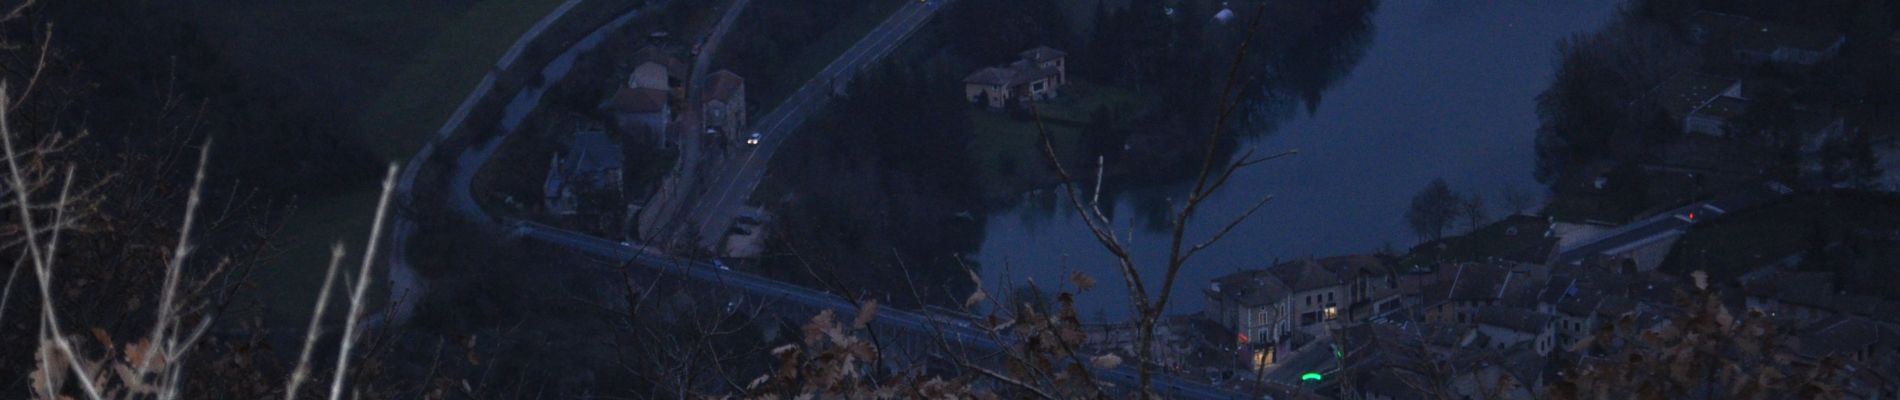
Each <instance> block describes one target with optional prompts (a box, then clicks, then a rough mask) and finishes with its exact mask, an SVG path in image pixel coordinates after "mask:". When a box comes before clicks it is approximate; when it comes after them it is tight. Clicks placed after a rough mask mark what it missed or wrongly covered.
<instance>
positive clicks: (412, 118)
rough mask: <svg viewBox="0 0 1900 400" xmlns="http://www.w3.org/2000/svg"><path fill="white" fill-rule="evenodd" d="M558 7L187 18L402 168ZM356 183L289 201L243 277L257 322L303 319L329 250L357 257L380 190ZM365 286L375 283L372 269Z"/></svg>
mask: <svg viewBox="0 0 1900 400" xmlns="http://www.w3.org/2000/svg"><path fill="white" fill-rule="evenodd" d="M560 3H562V0H480V1H475V2H441V1H422V0H378V1H370V0H336V1H318V2H241V3H230V4H219V5H215V6H214V5H201V6H200V8H201V9H200V10H197V11H198V14H200V15H201V17H200V18H201V19H202V20H203V21H205V24H206V26H207V30H208V31H210V33H212V34H216V35H218V37H220V38H222V39H221V40H223V42H221V45H222V46H223V47H225V52H226V53H227V54H228V55H229V57H231V59H232V63H234V64H237V65H240V66H242V67H243V68H245V69H247V70H248V71H250V73H252V74H257V75H261V76H276V77H279V78H281V79H293V77H303V78H307V79H305V82H297V83H294V84H298V85H303V88H302V89H297V90H302V93H309V94H311V95H314V96H319V97H320V99H317V100H311V101H313V102H322V101H325V100H323V99H321V97H336V98H335V99H333V100H330V101H331V102H334V103H336V104H342V105H337V106H336V107H339V108H340V110H339V112H340V113H342V114H343V115H345V117H344V119H345V120H346V121H338V122H339V123H338V124H337V126H338V127H342V128H347V129H350V130H352V131H353V132H354V133H355V134H358V135H361V136H362V137H363V138H364V143H367V144H369V145H370V146H371V150H372V151H373V152H374V153H375V154H376V155H377V156H378V157H381V158H384V159H388V160H400V161H408V159H409V158H410V157H411V156H413V155H414V154H415V152H416V151H417V150H419V149H420V148H421V146H422V144H423V143H426V142H427V141H428V140H429V138H430V137H431V135H433V134H434V133H435V131H436V129H437V128H438V127H440V126H441V124H442V123H443V121H445V120H446V119H447V117H448V115H449V114H450V113H451V112H453V111H454V109H455V107H456V106H457V105H459V104H460V103H461V102H462V100H463V98H464V97H465V96H467V95H468V92H469V90H471V89H473V88H474V86H475V84H476V83H477V82H479V81H480V80H481V78H482V75H483V74H486V73H487V72H488V71H489V69H491V68H492V66H493V65H494V63H495V62H496V61H497V60H498V59H500V57H501V55H502V53H503V52H504V51H506V50H507V48H508V47H509V46H512V45H513V44H514V42H515V40H516V39H517V38H519V36H520V34H521V33H523V32H525V31H527V29H528V28H529V27H530V26H532V25H533V24H534V23H535V22H536V21H538V20H540V19H541V18H542V17H543V16H546V15H547V13H548V12H550V11H552V10H553V9H554V7H556V6H558V5H559V4H560ZM583 8H585V6H583ZM568 18H570V19H572V18H574V16H573V15H570V16H569V17H568ZM524 61H526V60H524ZM350 119H353V121H352V120H350ZM379 176H380V174H379ZM362 187H363V189H360V190H357V191H353V192H347V193H338V194H335V195H332V196H328V197H319V198H301V199H298V201H297V205H298V207H299V208H298V209H297V210H296V211H295V212H294V213H293V214H292V215H291V216H290V217H289V218H288V219H287V220H286V221H285V223H284V224H285V225H284V229H283V231H282V233H281V234H280V235H279V238H278V240H277V241H276V243H278V244H279V245H280V246H282V250H283V253H282V254H280V255H279V256H278V257H277V258H275V259H274V260H272V261H271V262H269V263H268V265H266V266H264V267H263V268H262V269H261V270H260V271H258V273H257V275H255V277H254V278H255V281H256V282H257V283H258V284H259V285H260V289H258V290H256V291H254V293H257V295H258V296H259V297H260V299H259V300H260V301H262V302H263V304H265V305H267V306H268V307H270V312H269V313H268V315H265V316H263V317H264V318H265V319H266V320H267V322H270V323H271V325H268V326H300V325H295V323H297V321H298V320H301V319H302V318H306V317H307V316H308V307H310V305H311V304H312V303H313V302H314V301H315V296H316V292H317V289H318V287H319V286H320V285H321V283H322V276H323V275H322V274H323V268H324V267H325V265H326V263H327V262H328V260H329V248H330V245H331V244H332V243H335V242H337V241H339V240H346V241H348V242H349V243H350V245H349V251H350V252H351V253H352V254H351V256H350V257H351V258H350V259H349V260H350V261H351V262H355V261H357V260H361V257H362V251H363V249H364V246H363V241H364V240H365V239H366V238H367V235H368V233H369V226H370V221H371V220H372V218H374V214H375V207H376V198H377V194H378V191H379V189H380V187H379V186H378V185H363V186H362ZM379 267H380V264H379ZM373 278H375V279H373V280H375V281H378V282H379V283H380V281H381V280H382V272H380V271H379V272H377V276H375V277H373ZM372 292H376V290H372ZM381 296H383V294H381V293H378V294H377V295H376V297H377V298H375V299H373V300H375V302H374V303H373V304H376V305H380V304H381V303H382V299H381V298H380V297H381ZM280 323H293V324H292V325H279V324H280Z"/></svg>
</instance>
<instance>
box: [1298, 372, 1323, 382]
mask: <svg viewBox="0 0 1900 400" xmlns="http://www.w3.org/2000/svg"><path fill="white" fill-rule="evenodd" d="M1319 378H1320V376H1319V373H1318V372H1308V373H1306V374H1304V375H1300V380H1301V381H1317V380H1319Z"/></svg>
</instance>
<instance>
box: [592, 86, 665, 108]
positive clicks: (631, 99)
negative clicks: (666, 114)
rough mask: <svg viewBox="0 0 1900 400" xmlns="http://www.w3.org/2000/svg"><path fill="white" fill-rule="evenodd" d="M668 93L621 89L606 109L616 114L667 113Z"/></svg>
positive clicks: (609, 101)
mask: <svg viewBox="0 0 1900 400" xmlns="http://www.w3.org/2000/svg"><path fill="white" fill-rule="evenodd" d="M666 97H667V92H666V90H664V89H649V88H626V87H623V88H620V90H618V91H615V92H614V97H613V98H611V99H608V100H607V104H605V106H606V107H605V108H607V109H608V110H612V111H614V112H622V113H634V114H648V113H658V112H663V111H666Z"/></svg>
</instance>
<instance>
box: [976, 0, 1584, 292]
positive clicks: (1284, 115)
mask: <svg viewBox="0 0 1900 400" xmlns="http://www.w3.org/2000/svg"><path fill="white" fill-rule="evenodd" d="M1269 4H1270V7H1272V9H1273V10H1274V11H1270V13H1269V17H1268V19H1267V20H1266V21H1267V22H1266V23H1265V24H1266V26H1263V27H1262V28H1261V34H1260V36H1261V39H1260V41H1258V42H1256V45H1258V46H1261V47H1256V49H1264V50H1262V51H1259V52H1256V56H1258V57H1261V59H1260V60H1259V61H1258V62H1259V64H1257V65H1261V67H1260V68H1259V69H1258V70H1257V71H1259V72H1258V73H1257V74H1250V75H1248V76H1247V77H1246V78H1247V79H1249V82H1251V83H1252V84H1253V85H1251V86H1249V87H1248V90H1249V92H1248V93H1246V96H1245V97H1244V99H1245V101H1246V105H1247V107H1246V109H1245V111H1246V112H1245V115H1244V118H1243V119H1242V121H1241V122H1242V124H1241V125H1240V126H1238V127H1237V129H1238V131H1236V135H1233V140H1231V141H1230V142H1229V143H1223V144H1222V146H1221V148H1220V153H1219V154H1220V156H1223V157H1226V156H1231V155H1232V154H1234V153H1235V152H1236V151H1244V150H1245V149H1248V148H1255V147H1257V148H1259V150H1260V151H1263V152H1276V151H1279V150H1283V149H1289V148H1297V149H1300V150H1301V154H1300V155H1299V156H1296V157H1294V158H1292V159H1289V160H1284V161H1274V162H1271V163H1268V164H1266V165H1264V166H1263V167H1262V168H1261V169H1257V170H1253V171H1249V172H1245V173H1243V174H1241V175H1238V176H1236V177H1235V178H1234V181H1233V182H1232V187H1231V188H1229V189H1228V190H1227V191H1226V192H1224V193H1219V194H1216V195H1215V196H1214V197H1213V198H1211V199H1210V200H1209V202H1208V203H1206V204H1205V205H1204V209H1203V213H1202V214H1201V215H1202V217H1201V219H1200V220H1198V221H1196V223H1195V226H1194V227H1193V229H1191V230H1190V232H1189V233H1188V236H1189V238H1195V237H1205V235H1208V234H1211V233H1212V231H1213V230H1215V229H1217V228H1218V225H1219V224H1221V223H1223V222H1225V218H1229V217H1231V216H1234V215H1237V214H1239V213H1241V212H1243V211H1245V209H1246V208H1247V207H1248V206H1250V205H1251V204H1252V203H1253V201H1255V200H1257V199H1258V197H1257V196H1260V195H1263V194H1268V193H1273V194H1277V195H1278V196H1279V197H1278V200H1276V201H1275V202H1274V203H1272V204H1270V205H1268V206H1267V207H1266V208H1264V209H1262V210H1261V212H1260V213H1259V214H1256V215H1255V216H1254V217H1253V219H1251V220H1249V221H1248V222H1247V223H1246V224H1242V225H1241V226H1240V227H1238V228H1237V229H1236V230H1235V231H1234V234H1233V236H1231V237H1229V238H1228V239H1227V241H1225V242H1223V243H1222V244H1220V245H1217V246H1215V247H1214V248H1212V249H1211V250H1209V251H1207V252H1206V253H1205V254H1204V255H1203V256H1201V258H1200V259H1198V260H1197V261H1196V262H1195V263H1194V264H1192V265H1191V267H1190V269H1189V270H1187V271H1184V272H1183V274H1182V276H1181V277H1180V279H1179V281H1178V283H1177V285H1176V286H1177V287H1176V290H1177V293H1176V294H1175V295H1174V296H1175V297H1174V298H1175V300H1174V303H1172V307H1171V308H1172V309H1173V311H1176V312H1186V311H1194V310H1198V309H1199V308H1200V307H1201V301H1202V298H1201V297H1202V296H1201V295H1200V293H1199V291H1200V289H1201V286H1202V285H1204V284H1205V283H1206V282H1207V280H1208V279H1210V278H1212V277H1214V276H1218V275H1221V274H1225V273H1229V272H1233V271H1237V270H1240V269H1246V268H1259V267H1263V266H1265V265H1269V264H1270V263H1272V262H1273V260H1274V259H1275V258H1280V259H1290V258H1295V257H1303V256H1308V255H1312V256H1326V255H1334V254H1347V253H1357V252H1367V251H1371V250H1373V249H1376V248H1379V247H1382V246H1385V245H1388V244H1390V245H1392V246H1394V247H1404V246H1406V245H1409V244H1411V240H1412V238H1410V236H1409V235H1407V234H1406V233H1405V230H1404V228H1403V224H1402V223H1401V215H1402V214H1403V213H1404V207H1405V203H1406V201H1407V199H1409V198H1410V196H1411V195H1412V194H1413V193H1414V192H1416V191H1417V190H1418V188H1419V187H1422V186H1423V185H1424V184H1425V183H1426V182H1428V181H1430V180H1431V179H1432V178H1435V177H1441V176H1442V177H1445V178H1447V179H1448V180H1450V181H1451V182H1452V184H1453V186H1454V187H1456V188H1459V189H1461V190H1466V189H1468V190H1471V191H1474V192H1478V193H1483V194H1486V195H1491V194H1494V193H1496V192H1497V191H1498V190H1499V189H1504V188H1507V187H1519V188H1524V187H1535V183H1534V182H1532V181H1531V179H1530V174H1531V168H1532V156H1531V155H1532V149H1531V145H1530V142H1531V138H1532V133H1533V131H1534V129H1535V126H1536V117H1535V114H1534V107H1533V100H1534V98H1535V96H1536V94H1537V93H1539V92H1541V91H1542V90H1543V89H1544V87H1545V86H1547V85H1548V83H1549V71H1550V70H1549V59H1550V56H1551V54H1552V53H1551V51H1552V50H1551V49H1552V44H1553V43H1554V42H1555V41H1556V40H1558V39H1560V38H1563V37H1565V36H1568V35H1571V34H1573V33H1577V32H1582V31H1587V30H1591V29H1595V28H1597V27H1598V25H1599V24H1601V23H1602V22H1603V21H1605V20H1606V19H1607V17H1608V16H1609V14H1610V13H1611V12H1612V11H1613V10H1614V8H1615V5H1616V1H1615V0H1578V1H1565V2H1521V1H1506V0H1456V1H1451V2H1446V1H1417V0H1388V1H1384V2H1375V1H1358V2H1353V1H1344V2H1341V1H1318V0H1273V2H1272V3H1269ZM1227 61H1231V58H1229V59H1227V60H1224V61H1223V62H1227ZM1194 155H1195V156H1198V153H1197V154H1194ZM1165 161H1167V160H1153V161H1149V162H1151V163H1152V165H1160V164H1163V163H1164V162H1165ZM1122 162H1123V163H1125V164H1130V163H1140V162H1143V161H1141V160H1124V161H1122ZM1138 165H1141V166H1142V167H1144V168H1146V167H1148V166H1149V165H1150V164H1138ZM1111 168H1112V166H1111ZM1192 177H1193V175H1192V174H1183V173H1180V172H1178V171H1169V173H1165V174H1164V173H1155V174H1149V175H1143V174H1130V175H1128V176H1125V177H1123V178H1122V179H1110V180H1108V182H1106V183H1105V184H1106V186H1105V187H1103V188H1102V191H1101V197H1102V204H1103V207H1104V210H1103V211H1104V212H1105V213H1110V214H1115V221H1116V225H1117V228H1118V231H1120V232H1121V233H1124V234H1128V235H1129V237H1128V239H1130V241H1131V242H1132V243H1131V245H1130V246H1129V247H1130V248H1131V250H1132V251H1133V252H1134V253H1136V255H1137V257H1136V258H1137V261H1138V262H1139V263H1140V264H1141V265H1143V266H1144V268H1155V269H1158V268H1159V264H1160V262H1161V258H1163V257H1164V256H1165V255H1164V254H1160V253H1162V252H1163V251H1164V250H1166V245H1167V241H1168V239H1169V238H1168V237H1166V235H1161V234H1157V232H1159V231H1160V230H1163V229H1166V228H1167V223H1166V216H1167V214H1168V210H1169V206H1170V203H1169V197H1170V196H1180V195H1181V194H1182V193H1185V192H1186V190H1187V188H1186V186H1187V185H1190V184H1191V183H1192V182H1190V180H1191V179H1192ZM1067 204H1068V201H1067V200H1066V199H1064V198H1063V197H1062V196H1061V195H1060V193H1059V192H1057V191H1043V192H1041V193H1039V194H1034V195H1028V196H1024V197H1023V198H1022V201H1020V202H1019V203H1018V204H1016V205H1015V207H1014V208H1011V209H1008V210H1002V211H997V212H993V213H992V214H991V215H992V217H991V218H992V219H991V221H990V223H989V224H988V227H987V229H986V237H985V241H984V244H983V248H982V252H981V253H980V254H979V256H980V257H979V258H980V259H981V260H982V261H984V263H985V264H986V265H991V266H999V265H1001V264H1002V262H1003V260H1005V259H1007V260H1009V263H1010V264H1011V268H1012V269H1014V270H1015V274H1014V275H1015V278H1016V279H1017V280H1019V281H1020V280H1022V279H1024V278H1034V279H1036V280H1037V281H1039V282H1048V281H1051V280H1059V279H1060V277H1061V275H1060V273H1061V272H1062V271H1066V270H1080V271H1085V272H1087V273H1089V274H1091V275H1094V276H1095V277H1096V278H1097V279H1099V280H1102V281H1104V284H1103V285H1100V286H1097V287H1096V288H1095V289H1094V290H1093V291H1091V292H1089V293H1084V294H1083V295H1081V296H1080V297H1079V298H1078V303H1079V304H1081V305H1083V306H1084V307H1085V309H1084V310H1083V315H1085V316H1090V315H1095V310H1105V311H1106V314H1109V315H1110V316H1111V317H1113V316H1119V315H1122V314H1124V313H1125V312H1126V308H1125V304H1126V303H1127V300H1126V298H1125V297H1124V293H1123V292H1124V289H1123V287H1122V285H1119V284H1116V283H1111V282H1113V280H1115V279H1119V274H1118V273H1117V272H1116V271H1115V268H1114V267H1113V265H1114V260H1113V258H1111V257H1109V256H1107V255H1105V254H1104V253H1103V251H1102V250H1101V248H1100V245H1099V244H1097V243H1095V241H1094V239H1093V238H1092V237H1090V235H1089V234H1088V232H1087V231H1086V229H1085V228H1083V227H1082V223H1081V221H1079V220H1078V219H1077V218H1076V215H1075V213H1074V211H1073V210H1070V209H1069V208H1068V206H1067ZM1131 228H1132V230H1134V232H1129V230H1131ZM1144 272H1145V273H1147V274H1148V275H1150V276H1151V277H1152V278H1153V281H1152V282H1148V285H1149V287H1155V286H1158V285H1159V283H1160V282H1159V275H1160V274H1161V271H1158V270H1153V271H1144ZM999 275H1000V274H992V275H990V276H989V277H987V278H986V280H988V281H989V282H988V283H987V284H988V285H1002V284H1003V282H1002V281H1001V279H1000V278H999ZM992 287H994V286H992Z"/></svg>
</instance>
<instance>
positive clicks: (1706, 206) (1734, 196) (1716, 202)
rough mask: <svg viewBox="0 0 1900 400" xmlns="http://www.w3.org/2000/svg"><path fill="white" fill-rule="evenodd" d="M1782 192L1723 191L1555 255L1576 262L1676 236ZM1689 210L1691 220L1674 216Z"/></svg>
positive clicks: (1767, 188)
mask: <svg viewBox="0 0 1900 400" xmlns="http://www.w3.org/2000/svg"><path fill="white" fill-rule="evenodd" d="M1785 195H1787V192H1786V188H1785V187H1779V185H1778V184H1775V183H1766V184H1758V185H1748V186H1746V187H1744V188H1742V189H1741V190H1739V191H1735V192H1730V193H1728V194H1724V195H1722V196H1721V197H1717V198H1715V199H1713V200H1709V201H1705V202H1700V203H1695V204H1690V205H1686V206H1682V207H1680V208H1676V209H1673V210H1669V211H1667V212H1663V213H1660V214H1656V215H1653V216H1650V217H1649V218H1646V219H1643V220H1642V221H1637V222H1633V223H1630V224H1627V225H1624V226H1622V227H1620V228H1617V229H1616V230H1614V231H1611V232H1610V233H1608V234H1605V235H1603V236H1602V237H1600V238H1597V239H1593V240H1589V241H1585V242H1581V243H1578V244H1577V245H1575V246H1571V247H1570V248H1567V249H1562V250H1561V251H1559V252H1558V254H1557V262H1558V263H1566V264H1567V263H1576V262H1580V261H1583V260H1584V259H1586V258H1589V257H1590V256H1592V255H1596V254H1603V253H1611V252H1616V251H1619V250H1621V249H1624V248H1627V247H1630V246H1634V245H1640V244H1643V243H1646V242H1650V241H1654V240H1660V239H1662V238H1666V237H1668V236H1671V235H1680V234H1683V233H1685V232H1688V230H1689V227H1690V226H1692V225H1695V224H1697V223H1702V222H1707V221H1709V220H1711V219H1716V218H1721V217H1722V216H1724V215H1727V214H1729V213H1733V212H1736V211H1739V210H1742V209H1746V208H1749V207H1754V206H1757V205H1761V204H1763V203H1767V202H1769V201H1773V200H1775V199H1778V198H1781V197H1782V196H1785ZM1691 213H1694V215H1695V218H1694V219H1685V218H1678V216H1683V217H1686V216H1688V215H1691Z"/></svg>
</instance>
